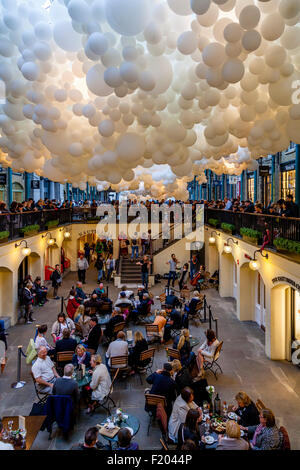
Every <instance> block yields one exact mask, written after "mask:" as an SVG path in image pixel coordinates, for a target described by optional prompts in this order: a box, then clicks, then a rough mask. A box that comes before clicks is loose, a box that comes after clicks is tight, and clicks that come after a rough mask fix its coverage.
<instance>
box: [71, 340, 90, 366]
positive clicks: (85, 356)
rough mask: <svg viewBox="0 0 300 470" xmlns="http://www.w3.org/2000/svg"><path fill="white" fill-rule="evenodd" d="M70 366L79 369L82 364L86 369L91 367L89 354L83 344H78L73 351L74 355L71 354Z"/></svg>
mask: <svg viewBox="0 0 300 470" xmlns="http://www.w3.org/2000/svg"><path fill="white" fill-rule="evenodd" d="M72 364H73V366H74V367H79V366H80V365H81V364H84V365H85V367H86V368H87V369H88V368H89V367H91V353H89V352H88V351H87V350H86V349H85V347H84V346H83V344H78V345H77V347H76V349H75V354H73V359H72Z"/></svg>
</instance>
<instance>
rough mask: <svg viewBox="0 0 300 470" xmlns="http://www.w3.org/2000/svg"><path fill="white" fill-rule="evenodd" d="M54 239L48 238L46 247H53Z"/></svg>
mask: <svg viewBox="0 0 300 470" xmlns="http://www.w3.org/2000/svg"><path fill="white" fill-rule="evenodd" d="M54 241H55V240H54V238H49V240H47V243H48V245H54Z"/></svg>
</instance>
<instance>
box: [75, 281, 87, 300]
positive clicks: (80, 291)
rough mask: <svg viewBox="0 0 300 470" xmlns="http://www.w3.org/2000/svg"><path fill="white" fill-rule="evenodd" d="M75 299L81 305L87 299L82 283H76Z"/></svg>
mask: <svg viewBox="0 0 300 470" xmlns="http://www.w3.org/2000/svg"><path fill="white" fill-rule="evenodd" d="M75 299H76V301H77V302H78V303H79V304H82V303H83V302H84V301H85V300H86V299H87V295H86V293H85V292H83V289H82V282H80V281H78V282H76V289H75Z"/></svg>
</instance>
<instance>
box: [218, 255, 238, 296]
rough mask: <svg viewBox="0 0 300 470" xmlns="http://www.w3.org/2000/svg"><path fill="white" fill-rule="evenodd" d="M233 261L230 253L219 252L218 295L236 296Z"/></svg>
mask: <svg viewBox="0 0 300 470" xmlns="http://www.w3.org/2000/svg"><path fill="white" fill-rule="evenodd" d="M234 280H235V261H234V258H233V256H232V254H231V253H225V252H223V253H221V254H220V271H219V294H220V297H234V298H235V297H236V292H235V288H234V284H235V283H234Z"/></svg>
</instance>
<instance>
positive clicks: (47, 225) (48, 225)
mask: <svg viewBox="0 0 300 470" xmlns="http://www.w3.org/2000/svg"><path fill="white" fill-rule="evenodd" d="M45 227H47V228H50V229H51V228H56V227H58V222H57V224H49V223H46V224H45Z"/></svg>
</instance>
